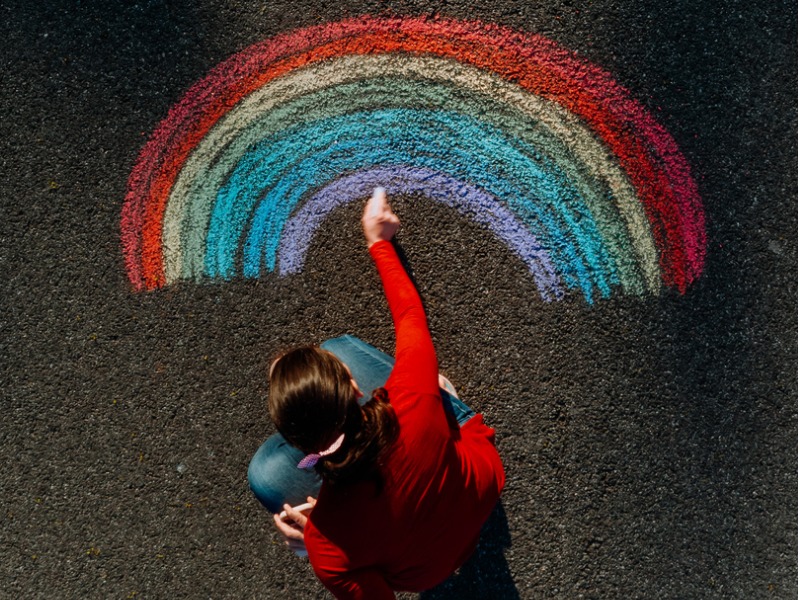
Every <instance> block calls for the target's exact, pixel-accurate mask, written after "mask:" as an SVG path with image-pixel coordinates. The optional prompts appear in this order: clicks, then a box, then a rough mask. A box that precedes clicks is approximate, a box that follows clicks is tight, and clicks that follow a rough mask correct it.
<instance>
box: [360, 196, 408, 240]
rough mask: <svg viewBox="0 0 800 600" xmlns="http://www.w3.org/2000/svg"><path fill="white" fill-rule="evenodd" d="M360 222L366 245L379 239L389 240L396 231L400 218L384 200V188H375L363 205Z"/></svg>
mask: <svg viewBox="0 0 800 600" xmlns="http://www.w3.org/2000/svg"><path fill="white" fill-rule="evenodd" d="M361 224H362V226H363V227H364V237H365V238H367V247H369V246H372V244H374V243H375V242H378V241H381V240H386V241H389V240H391V239H392V238H393V237H394V234H395V233H397V230H398V228H399V227H400V219H398V218H397V215H396V214H394V213H393V212H392V209H391V207H390V206H389V202H387V200H386V190H385V189H383V188H382V187H377V188H375V191H374V192H373V193H372V198H370V199H369V202H367V205H366V206H365V207H364V215H363V216H362V217H361Z"/></svg>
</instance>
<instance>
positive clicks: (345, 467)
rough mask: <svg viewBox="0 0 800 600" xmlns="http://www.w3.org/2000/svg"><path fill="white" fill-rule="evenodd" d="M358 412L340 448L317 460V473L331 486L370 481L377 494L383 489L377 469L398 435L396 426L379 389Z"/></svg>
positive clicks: (386, 393) (386, 397)
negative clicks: (357, 417) (355, 421)
mask: <svg viewBox="0 0 800 600" xmlns="http://www.w3.org/2000/svg"><path fill="white" fill-rule="evenodd" d="M359 412H360V416H359V419H358V420H359V421H360V422H357V423H354V422H351V423H347V424H346V425H345V428H346V431H345V442H344V444H343V445H342V448H341V449H340V450H338V451H337V452H335V453H333V454H332V455H330V456H329V457H325V458H324V459H323V460H320V461H319V462H318V463H317V472H319V474H320V475H321V476H322V478H323V479H324V480H325V481H327V482H329V483H330V484H332V485H337V484H347V483H355V482H357V481H363V480H371V481H372V482H373V483H375V486H376V493H378V494H380V493H381V491H382V490H383V485H384V481H383V477H382V475H381V473H380V468H381V467H382V466H383V464H384V462H385V460H386V458H387V456H388V455H389V453H390V452H391V449H392V446H393V444H394V442H395V441H396V440H397V437H398V435H399V434H400V425H399V424H398V422H397V415H396V414H395V412H394V408H393V407H392V405H391V404H390V403H389V394H388V392H387V391H386V389H385V388H382V387H380V388H377V389H376V390H374V391H373V392H372V397H371V398H370V399H369V401H368V402H367V403H366V404H364V405H363V406H362V407H361V410H360V411H359ZM348 430H349V431H348Z"/></svg>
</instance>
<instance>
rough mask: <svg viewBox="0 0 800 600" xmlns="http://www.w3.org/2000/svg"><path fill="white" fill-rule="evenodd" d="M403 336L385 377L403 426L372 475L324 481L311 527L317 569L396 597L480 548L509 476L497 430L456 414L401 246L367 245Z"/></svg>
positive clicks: (337, 587) (338, 589) (344, 590)
mask: <svg viewBox="0 0 800 600" xmlns="http://www.w3.org/2000/svg"><path fill="white" fill-rule="evenodd" d="M370 253H371V254H372V256H373V258H374V260H375V263H376V265H377V266H378V270H379V272H380V274H381V278H382V280H383V283H384V288H385V291H386V296H387V299H388V301H389V307H390V309H391V311H392V317H393V319H394V322H395V331H396V337H397V349H396V363H395V367H394V369H393V371H392V374H391V376H390V377H389V380H388V381H387V383H386V386H385V387H386V389H387V391H388V395H389V400H390V402H391V404H392V406H393V408H394V411H395V413H396V415H397V419H398V423H399V426H400V434H399V437H398V439H397V440H396V442H395V444H394V445H393V448H392V451H391V452H390V453H389V454H388V455H387V456H386V457H385V458H384V459H383V464H382V465H381V467H380V473H381V475H382V477H383V482H384V485H383V489H382V491H381V492H380V493H379V494H376V485H375V484H374V483H373V482H361V483H357V484H352V485H338V486H331V485H327V484H323V487H322V490H321V491H320V495H319V498H318V502H317V505H316V506H315V508H314V511H313V512H312V514H311V517H310V520H309V524H308V526H307V528H306V531H305V539H306V547H307V548H308V552H309V557H310V559H311V564H312V566H313V567H314V570H315V572H316V574H317V576H318V577H319V578H320V579H321V580H322V581H323V583H325V585H326V586H327V587H328V588H329V589H331V590H332V591H333V592H334V593H335V594H336V595H337V596H343V597H348V598H350V597H352V598H359V597H363V598H382V597H386V598H391V597H394V596H393V594H392V592H391V590H392V589H397V590H411V591H419V590H424V589H427V588H430V587H432V586H433V585H436V584H437V583H439V582H441V581H442V580H443V579H445V578H446V577H447V576H449V575H450V574H451V573H452V572H453V570H455V569H456V568H457V567H458V566H459V565H460V564H462V563H463V562H464V560H466V558H467V557H468V556H469V555H470V554H471V553H472V551H473V550H474V547H475V544H476V542H477V538H478V534H479V532H480V529H481V526H482V524H483V523H484V522H485V520H486V519H487V518H488V516H489V514H490V513H491V511H492V509H493V507H494V505H495V504H496V502H497V499H498V498H499V495H500V491H501V490H502V488H503V484H504V474H503V469H502V464H501V462H500V457H499V455H498V453H497V450H496V449H495V447H494V431H493V430H492V429H490V428H488V427H486V425H484V423H483V418H482V416H481V415H475V416H474V417H473V418H472V419H470V420H469V421H468V422H467V423H465V424H464V426H463V427H461V428H459V427H458V426H457V424H455V423H454V422H452V421H451V420H450V419H449V418H448V415H447V413H446V411H445V409H444V405H443V403H442V399H441V396H440V392H439V383H438V366H437V362H436V354H435V351H434V349H433V343H432V341H431V338H430V333H429V331H428V327H427V321H426V319H425V313H424V310H423V308H422V304H421V302H420V300H419V295H418V294H417V292H416V289H414V286H413V284H412V283H411V281H410V279H409V278H408V275H407V274H406V273H405V270H404V269H403V267H402V265H401V264H400V261H399V259H398V257H397V254H396V252H395V250H394V247H393V246H392V245H391V244H390V243H388V242H378V243H376V244H373V245H372V246H371V247H370Z"/></svg>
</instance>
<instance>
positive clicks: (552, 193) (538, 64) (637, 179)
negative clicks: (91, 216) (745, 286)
mask: <svg viewBox="0 0 800 600" xmlns="http://www.w3.org/2000/svg"><path fill="white" fill-rule="evenodd" d="M378 185H380V186H383V187H385V188H386V189H387V191H388V193H389V194H422V195H424V196H426V197H428V198H429V199H431V200H433V201H437V202H442V203H444V204H446V205H447V206H450V207H452V208H454V209H456V210H457V211H459V212H461V213H463V214H464V215H466V216H467V217H468V218H471V219H473V220H475V221H477V222H478V223H480V224H482V225H483V226H485V227H487V228H488V229H490V230H491V231H492V232H493V233H494V234H495V235H496V236H497V237H498V238H499V239H501V240H502V241H503V242H504V243H505V244H506V245H507V246H508V248H509V249H510V251H511V252H513V253H514V254H515V255H517V256H518V257H519V258H520V260H522V261H523V262H524V264H525V265H526V266H527V268H528V270H529V271H530V273H531V275H532V277H533V278H534V281H535V283H536V285H537V287H538V289H539V292H540V294H541V296H542V298H543V299H545V300H553V299H560V298H562V297H563V296H564V294H565V293H566V292H569V291H570V290H577V291H578V292H579V293H581V294H582V295H583V296H584V297H585V298H586V300H587V301H588V302H590V303H591V302H593V301H594V299H595V298H597V297H607V296H609V295H610V294H611V293H612V291H613V290H614V289H619V290H621V291H622V292H623V293H626V294H645V293H658V292H659V290H661V289H662V288H663V287H664V286H668V287H674V288H677V289H678V290H679V291H680V293H685V291H686V289H687V286H688V285H689V284H691V283H692V282H693V281H695V280H696V279H697V278H698V277H699V276H700V274H701V272H702V269H703V262H704V257H705V247H706V237H705V235H706V234H705V223H704V213H703V209H702V205H701V202H700V197H699V194H698V191H697V186H696V184H695V182H694V180H693V179H692V176H691V172H690V168H689V165H688V163H687V161H686V159H685V158H684V157H683V155H682V154H681V152H680V151H679V149H678V147H677V145H676V143H675V141H674V140H673V138H672V137H671V136H670V135H669V133H668V132H667V131H666V130H665V129H664V128H663V127H662V126H661V125H659V124H658V123H657V122H656V121H655V120H654V119H653V117H652V116H651V115H650V114H649V113H648V112H647V111H646V110H645V109H644V107H643V106H642V105H641V104H640V103H639V102H637V101H636V100H635V99H633V98H632V97H631V95H630V94H629V92H628V91H627V90H625V89H624V88H623V87H621V86H620V85H619V84H618V83H616V82H615V81H614V79H613V78H612V77H611V75H609V74H608V73H606V72H605V71H603V70H602V69H600V68H598V67H596V66H594V65H592V64H590V63H588V62H587V61H585V60H583V59H581V58H579V57H578V56H576V55H575V54H574V53H572V52H570V51H568V50H566V49H564V48H562V47H560V46H559V45H557V44H556V43H554V42H552V41H550V40H548V39H546V38H543V37H541V36H538V35H532V34H525V33H520V32H515V31H512V30H510V29H507V28H504V27H500V26H497V25H492V24H485V23H481V22H476V21H469V22H467V21H458V20H451V19H444V18H376V17H370V16H365V17H360V18H354V19H349V20H346V21H342V22H338V23H329V24H324V25H319V26H314V27H309V28H306V29H301V30H297V31H293V32H289V33H285V34H282V35H278V36H276V37H274V38H271V39H268V40H266V41H264V42H261V43H258V44H255V45H253V46H251V47H249V48H247V49H245V50H243V51H242V52H239V53H238V54H236V55H234V56H232V57H231V58H229V59H228V60H226V61H224V62H223V63H221V64H220V65H218V66H217V67H216V68H215V69H213V70H212V71H211V72H210V73H209V74H208V76H206V77H205V78H204V79H202V80H201V81H199V82H198V83H196V84H195V85H194V86H193V87H191V89H189V91H188V92H187V93H186V95H185V96H184V97H183V98H182V99H181V100H180V101H179V102H178V103H177V104H176V105H175V106H174V107H173V108H172V109H171V110H170V111H169V113H168V115H167V116H166V118H165V119H164V120H163V121H162V122H161V123H160V124H159V126H158V127H157V128H156V130H155V132H154V133H153V134H152V136H151V137H150V139H149V141H148V142H147V144H146V145H145V146H144V148H143V149H142V151H141V153H140V155H139V158H138V161H137V163H136V165H135V167H134V169H133V171H132V173H131V175H130V179H129V182H128V192H127V196H126V199H125V203H124V206H123V209H122V217H121V236H122V245H123V251H124V254H125V260H126V267H127V271H128V276H129V278H130V281H131V282H132V284H133V285H134V287H135V288H136V289H137V290H144V289H155V288H159V287H161V286H164V285H167V284H171V283H174V282H176V281H179V280H182V279H190V280H201V279H223V280H224V279H230V278H232V277H234V276H235V275H237V274H243V275H244V276H246V277H259V276H261V275H262V274H266V273H270V272H275V271H277V272H278V273H279V274H289V273H296V272H299V271H301V270H302V268H303V264H304V260H305V256H306V253H307V251H308V248H309V244H310V241H311V239H312V238H313V234H314V232H315V231H316V230H317V228H318V227H320V225H321V224H322V223H323V222H324V220H325V217H326V215H327V214H329V213H330V211H331V210H333V209H334V208H336V207H337V206H340V205H342V204H344V203H347V202H351V201H354V200H363V199H365V198H367V197H368V196H369V195H370V193H371V190H372V188H373V187H375V186H378Z"/></svg>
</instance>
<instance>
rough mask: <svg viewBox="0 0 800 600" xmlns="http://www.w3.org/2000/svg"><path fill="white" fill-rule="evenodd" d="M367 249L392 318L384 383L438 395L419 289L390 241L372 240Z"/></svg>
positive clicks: (431, 345) (429, 337) (434, 361)
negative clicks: (390, 358)
mask: <svg viewBox="0 0 800 600" xmlns="http://www.w3.org/2000/svg"><path fill="white" fill-rule="evenodd" d="M369 252H370V254H371V255H372V258H373V260H374V261H375V265H376V266H377V267H378V273H379V274H380V276H381V281H382V282H383V289H384V291H385V293H386V299H387V300H388V302H389V310H391V312H392V319H393V320H394V330H395V338H396V347H395V365H394V369H393V370H392V374H391V375H390V376H389V381H387V383H386V386H387V387H405V388H413V389H414V390H415V391H417V392H420V393H429V394H437V395H438V394H439V367H438V365H437V362H436V351H435V350H434V348H433V340H431V334H430V331H429V330H428V321H427V318H426V317H425V309H424V308H423V306H422V300H420V297H419V293H417V289H416V288H415V287H414V284H413V283H412V282H411V279H410V278H409V276H408V273H406V270H405V269H404V268H403V265H402V264H401V263H400V259H399V258H398V256H397V251H396V250H395V249H394V246H393V245H392V244H391V242H387V241H380V242H375V243H374V244H372V246H370V248H369Z"/></svg>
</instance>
